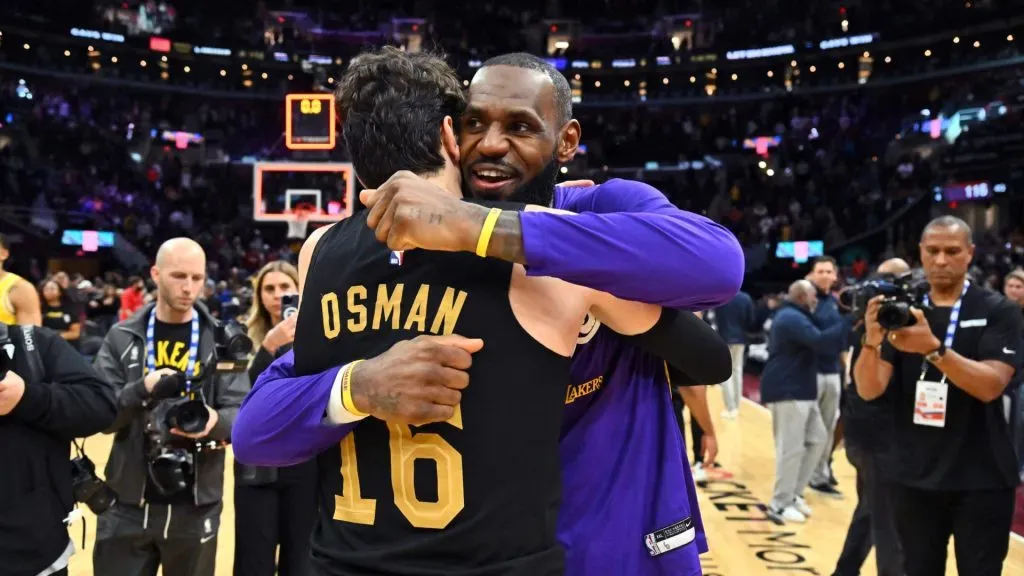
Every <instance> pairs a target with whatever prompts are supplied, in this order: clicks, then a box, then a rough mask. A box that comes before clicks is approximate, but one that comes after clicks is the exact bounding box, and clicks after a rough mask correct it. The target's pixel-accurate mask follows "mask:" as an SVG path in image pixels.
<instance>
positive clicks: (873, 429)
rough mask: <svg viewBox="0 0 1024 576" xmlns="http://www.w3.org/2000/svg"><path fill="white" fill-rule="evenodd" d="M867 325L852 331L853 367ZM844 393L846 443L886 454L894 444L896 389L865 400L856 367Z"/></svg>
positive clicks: (851, 372)
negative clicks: (855, 380) (858, 386)
mask: <svg viewBox="0 0 1024 576" xmlns="http://www.w3.org/2000/svg"><path fill="white" fill-rule="evenodd" d="M863 336H864V326H863V324H861V325H858V326H857V327H856V328H853V329H851V330H850V335H849V340H848V342H850V343H851V346H850V366H853V365H855V364H856V363H857V358H858V357H859V356H860V353H861V345H860V343H861V339H862V338H863ZM846 386H847V388H846V390H845V393H844V394H843V433H844V438H845V440H844V441H845V442H846V443H847V444H848V445H849V446H851V447H856V448H861V449H864V450H870V451H871V452H872V453H873V454H874V455H875V456H876V457H882V456H883V455H884V454H883V452H886V451H888V448H889V447H890V445H891V438H892V435H893V431H892V400H891V397H892V390H893V387H891V386H890V387H889V388H888V389H887V390H886V391H885V393H884V394H882V396H881V397H880V398H876V399H875V400H870V401H869V400H864V399H863V398H861V397H860V395H859V394H857V385H856V383H855V382H854V381H853V370H852V369H851V370H850V380H849V381H848V382H847V384H846Z"/></svg>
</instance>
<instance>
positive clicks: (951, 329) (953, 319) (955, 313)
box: [919, 279, 971, 382]
mask: <svg viewBox="0 0 1024 576" xmlns="http://www.w3.org/2000/svg"><path fill="white" fill-rule="evenodd" d="M970 287H971V281H970V280H967V279H964V289H963V290H961V291H960V297H959V298H957V300H956V302H955V303H954V304H953V309H952V310H950V312H949V326H947V327H946V339H945V340H944V341H943V345H944V346H945V347H946V349H947V350H952V348H953V336H954V335H956V325H957V324H959V320H960V306H962V305H963V303H964V296H965V295H966V294H967V289H968V288H970ZM929 302H930V300H929V299H928V295H927V294H925V296H924V303H925V304H928V303H929ZM927 372H928V361H927V360H925V361H923V362H922V363H921V377H920V378H919V379H920V380H924V376H925V374H926V373H927ZM945 381H946V374H945V373H943V374H942V382H945Z"/></svg>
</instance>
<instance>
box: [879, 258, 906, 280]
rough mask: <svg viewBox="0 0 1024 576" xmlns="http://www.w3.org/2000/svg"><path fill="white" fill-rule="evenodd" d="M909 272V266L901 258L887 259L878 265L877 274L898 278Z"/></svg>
mask: <svg viewBox="0 0 1024 576" xmlns="http://www.w3.org/2000/svg"><path fill="white" fill-rule="evenodd" d="M907 272H910V264H907V261H906V260H904V259H903V258H889V259H888V260H886V261H885V262H882V263H881V264H879V265H878V273H879V274H893V275H896V276H899V275H900V274H906V273H907Z"/></svg>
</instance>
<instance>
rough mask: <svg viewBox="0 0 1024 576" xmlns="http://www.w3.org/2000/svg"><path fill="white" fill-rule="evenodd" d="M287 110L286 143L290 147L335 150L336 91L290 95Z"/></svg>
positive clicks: (286, 105)
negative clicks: (334, 92)
mask: <svg viewBox="0 0 1024 576" xmlns="http://www.w3.org/2000/svg"><path fill="white" fill-rule="evenodd" d="M284 112H285V118H284V122H285V146H287V147H288V149H289V150H332V149H334V139H335V129H336V126H335V123H336V117H335V109H334V94H329V93H313V94H288V95H287V96H285V101H284Z"/></svg>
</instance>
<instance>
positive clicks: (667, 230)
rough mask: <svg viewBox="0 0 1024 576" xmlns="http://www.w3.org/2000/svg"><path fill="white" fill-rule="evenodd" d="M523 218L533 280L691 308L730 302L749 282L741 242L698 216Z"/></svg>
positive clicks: (669, 212)
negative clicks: (550, 279)
mask: <svg viewBox="0 0 1024 576" xmlns="http://www.w3.org/2000/svg"><path fill="white" fill-rule="evenodd" d="M566 209H570V210H571V209H572V207H566ZM520 219H521V223H522V230H523V248H524V250H525V253H526V262H527V272H528V274H529V275H530V276H552V277H555V278H560V279H562V280H565V281H567V282H571V283H573V284H577V285H580V286H586V287H588V288H593V289H595V290H600V291H602V292H608V293H610V294H612V295H614V296H617V297H619V298H622V299H625V300H633V301H638V302H648V303H651V304H659V305H662V306H668V307H673V308H686V309H691V310H702V309H708V308H714V307H716V306H720V305H722V304H724V303H726V302H728V301H729V300H731V299H732V297H733V296H735V295H736V293H737V292H738V291H739V289H740V285H741V284H742V283H743V268H744V260H743V251H742V249H741V248H740V245H739V242H738V241H737V240H736V237H735V236H733V235H732V233H731V232H729V231H728V230H726V229H725V228H723V227H722V226H720V225H718V224H716V223H714V222H712V221H711V220H709V219H707V218H705V217H703V216H699V215H697V214H693V213H690V212H684V211H682V210H677V209H671V210H661V211H659V212H657V213H652V212H646V213H628V212H617V213H614V214H595V213H583V214H575V215H566V214H552V213H549V212H523V213H521V214H520Z"/></svg>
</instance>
